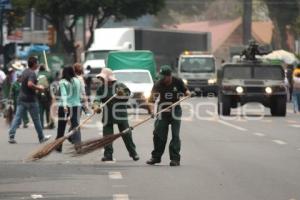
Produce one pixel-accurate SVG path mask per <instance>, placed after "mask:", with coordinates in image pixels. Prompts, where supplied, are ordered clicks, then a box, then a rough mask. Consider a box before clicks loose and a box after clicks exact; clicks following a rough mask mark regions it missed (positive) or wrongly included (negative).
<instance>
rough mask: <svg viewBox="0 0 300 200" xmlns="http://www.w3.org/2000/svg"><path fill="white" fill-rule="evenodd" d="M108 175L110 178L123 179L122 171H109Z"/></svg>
mask: <svg viewBox="0 0 300 200" xmlns="http://www.w3.org/2000/svg"><path fill="white" fill-rule="evenodd" d="M108 177H109V178H110V179H114V180H116V179H123V176H122V174H121V172H108Z"/></svg>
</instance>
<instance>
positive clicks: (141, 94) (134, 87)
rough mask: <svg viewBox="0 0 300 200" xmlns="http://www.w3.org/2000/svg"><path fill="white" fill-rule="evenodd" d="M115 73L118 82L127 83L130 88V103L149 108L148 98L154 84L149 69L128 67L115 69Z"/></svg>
mask: <svg viewBox="0 0 300 200" xmlns="http://www.w3.org/2000/svg"><path fill="white" fill-rule="evenodd" d="M113 73H114V75H115V77H116V78H117V80H118V82H121V83H123V84H125V85H126V86H127V87H128V88H129V89H130V91H131V97H130V99H129V103H130V104H131V105H132V106H134V107H138V108H144V109H147V110H148V106H147V100H148V98H149V97H150V95H151V90H152V87H153V84H154V83H153V80H152V77H151V74H150V72H149V71H148V70H137V69H126V70H115V71H113ZM148 112H149V110H148Z"/></svg>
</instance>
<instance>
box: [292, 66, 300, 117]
mask: <svg viewBox="0 0 300 200" xmlns="http://www.w3.org/2000/svg"><path fill="white" fill-rule="evenodd" d="M292 84H293V93H292V102H293V108H294V113H298V112H299V111H300V110H299V105H300V65H298V66H297V67H296V69H295V70H294V72H293V80H292Z"/></svg>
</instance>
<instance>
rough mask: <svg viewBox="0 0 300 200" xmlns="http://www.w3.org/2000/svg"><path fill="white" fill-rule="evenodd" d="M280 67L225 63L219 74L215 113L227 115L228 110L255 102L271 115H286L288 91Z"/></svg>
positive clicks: (254, 62) (250, 63)
mask: <svg viewBox="0 0 300 200" xmlns="http://www.w3.org/2000/svg"><path fill="white" fill-rule="evenodd" d="M284 78H285V74H284V69H283V67H282V66H281V65H276V64H268V63H262V62H260V61H257V60H256V61H253V60H248V61H242V62H240V63H228V64H224V65H223V67H222V69H221V70H220V71H219V72H218V85H219V93H218V113H219V115H224V116H228V115H230V111H231V108H237V107H238V106H242V105H244V104H246V103H249V102H258V103H261V104H263V105H264V106H265V107H268V108H270V110H271V114H272V116H285V115H286V101H287V90H286V87H285V84H284Z"/></svg>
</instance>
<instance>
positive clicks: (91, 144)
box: [71, 133, 124, 156]
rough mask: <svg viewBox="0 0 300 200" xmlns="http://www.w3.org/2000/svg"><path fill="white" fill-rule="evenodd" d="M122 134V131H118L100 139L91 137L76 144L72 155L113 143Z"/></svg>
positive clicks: (83, 153)
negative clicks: (91, 138)
mask: <svg viewBox="0 0 300 200" xmlns="http://www.w3.org/2000/svg"><path fill="white" fill-rule="evenodd" d="M122 135H124V133H118V134H113V135H108V136H105V137H103V138H100V139H93V140H89V141H87V142H84V143H82V144H79V145H77V146H76V149H75V150H73V152H71V153H72V154H73V156H83V155H86V154H88V153H91V152H93V151H95V150H98V149H102V148H104V147H105V146H106V145H109V144H111V143H113V142H114V141H115V140H116V139H118V138H119V137H121V136H122Z"/></svg>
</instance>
